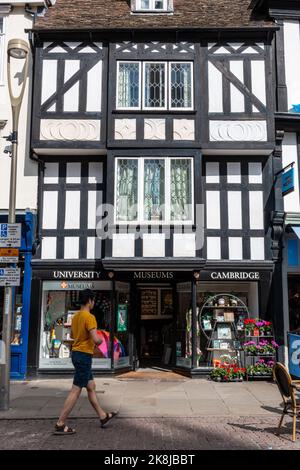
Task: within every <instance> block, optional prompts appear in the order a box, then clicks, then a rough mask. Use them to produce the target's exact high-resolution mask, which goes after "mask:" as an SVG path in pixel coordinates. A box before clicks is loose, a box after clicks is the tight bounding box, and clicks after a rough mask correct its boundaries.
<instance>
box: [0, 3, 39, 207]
mask: <svg viewBox="0 0 300 470" xmlns="http://www.w3.org/2000/svg"><path fill="white" fill-rule="evenodd" d="M41 4H42V2H41ZM4 18H5V32H6V34H5V41H4V48H5V49H4V60H5V63H4V84H3V85H0V120H7V121H8V122H7V124H6V126H5V127H4V129H3V130H0V210H1V209H4V210H5V209H8V204H9V202H8V201H9V181H10V158H9V157H8V156H7V155H6V154H4V153H3V150H4V148H5V146H6V145H7V144H8V143H7V142H6V140H5V139H3V138H2V137H3V136H5V135H8V134H9V133H10V132H11V108H10V100H9V95H8V87H7V72H6V50H7V43H8V41H9V40H10V39H12V38H22V39H25V40H27V41H28V36H27V34H26V33H25V31H24V30H25V29H26V28H29V29H30V28H31V27H32V18H31V16H29V15H27V14H25V15H24V7H23V6H15V7H14V9H13V11H11V12H10V13H9V14H8V15H5V16H4ZM31 67H32V64H31V57H30V63H29V77H28V79H27V84H26V89H25V94H24V98H23V104H22V109H21V114H20V121H19V151H18V173H17V201H16V207H17V209H26V208H29V209H36V201H37V164H36V163H35V162H33V161H31V160H30V158H29V148H30V145H29V144H30V141H29V136H30V134H29V133H30V111H29V110H30V107H31V96H30V95H31V93H30V91H29V90H30V87H31V84H32V74H31Z"/></svg>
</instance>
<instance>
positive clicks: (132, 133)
mask: <svg viewBox="0 0 300 470" xmlns="http://www.w3.org/2000/svg"><path fill="white" fill-rule="evenodd" d="M115 139H116V140H135V139H136V119H115Z"/></svg>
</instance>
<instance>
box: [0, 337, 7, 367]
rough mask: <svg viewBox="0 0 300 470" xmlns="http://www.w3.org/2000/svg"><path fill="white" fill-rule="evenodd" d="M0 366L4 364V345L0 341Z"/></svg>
mask: <svg viewBox="0 0 300 470" xmlns="http://www.w3.org/2000/svg"><path fill="white" fill-rule="evenodd" d="M0 364H1V365H5V364H6V353H5V343H4V341H2V340H0Z"/></svg>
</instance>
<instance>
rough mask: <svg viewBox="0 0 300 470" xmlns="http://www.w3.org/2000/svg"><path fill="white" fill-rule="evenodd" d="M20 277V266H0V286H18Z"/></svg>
mask: <svg viewBox="0 0 300 470" xmlns="http://www.w3.org/2000/svg"><path fill="white" fill-rule="evenodd" d="M20 277H21V270H20V268H0V287H13V286H19V285H20Z"/></svg>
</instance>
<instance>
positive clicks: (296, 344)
mask: <svg viewBox="0 0 300 470" xmlns="http://www.w3.org/2000/svg"><path fill="white" fill-rule="evenodd" d="M288 347H289V370H290V374H291V375H293V376H295V377H298V378H299V379H300V335H295V334H293V333H288Z"/></svg>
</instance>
